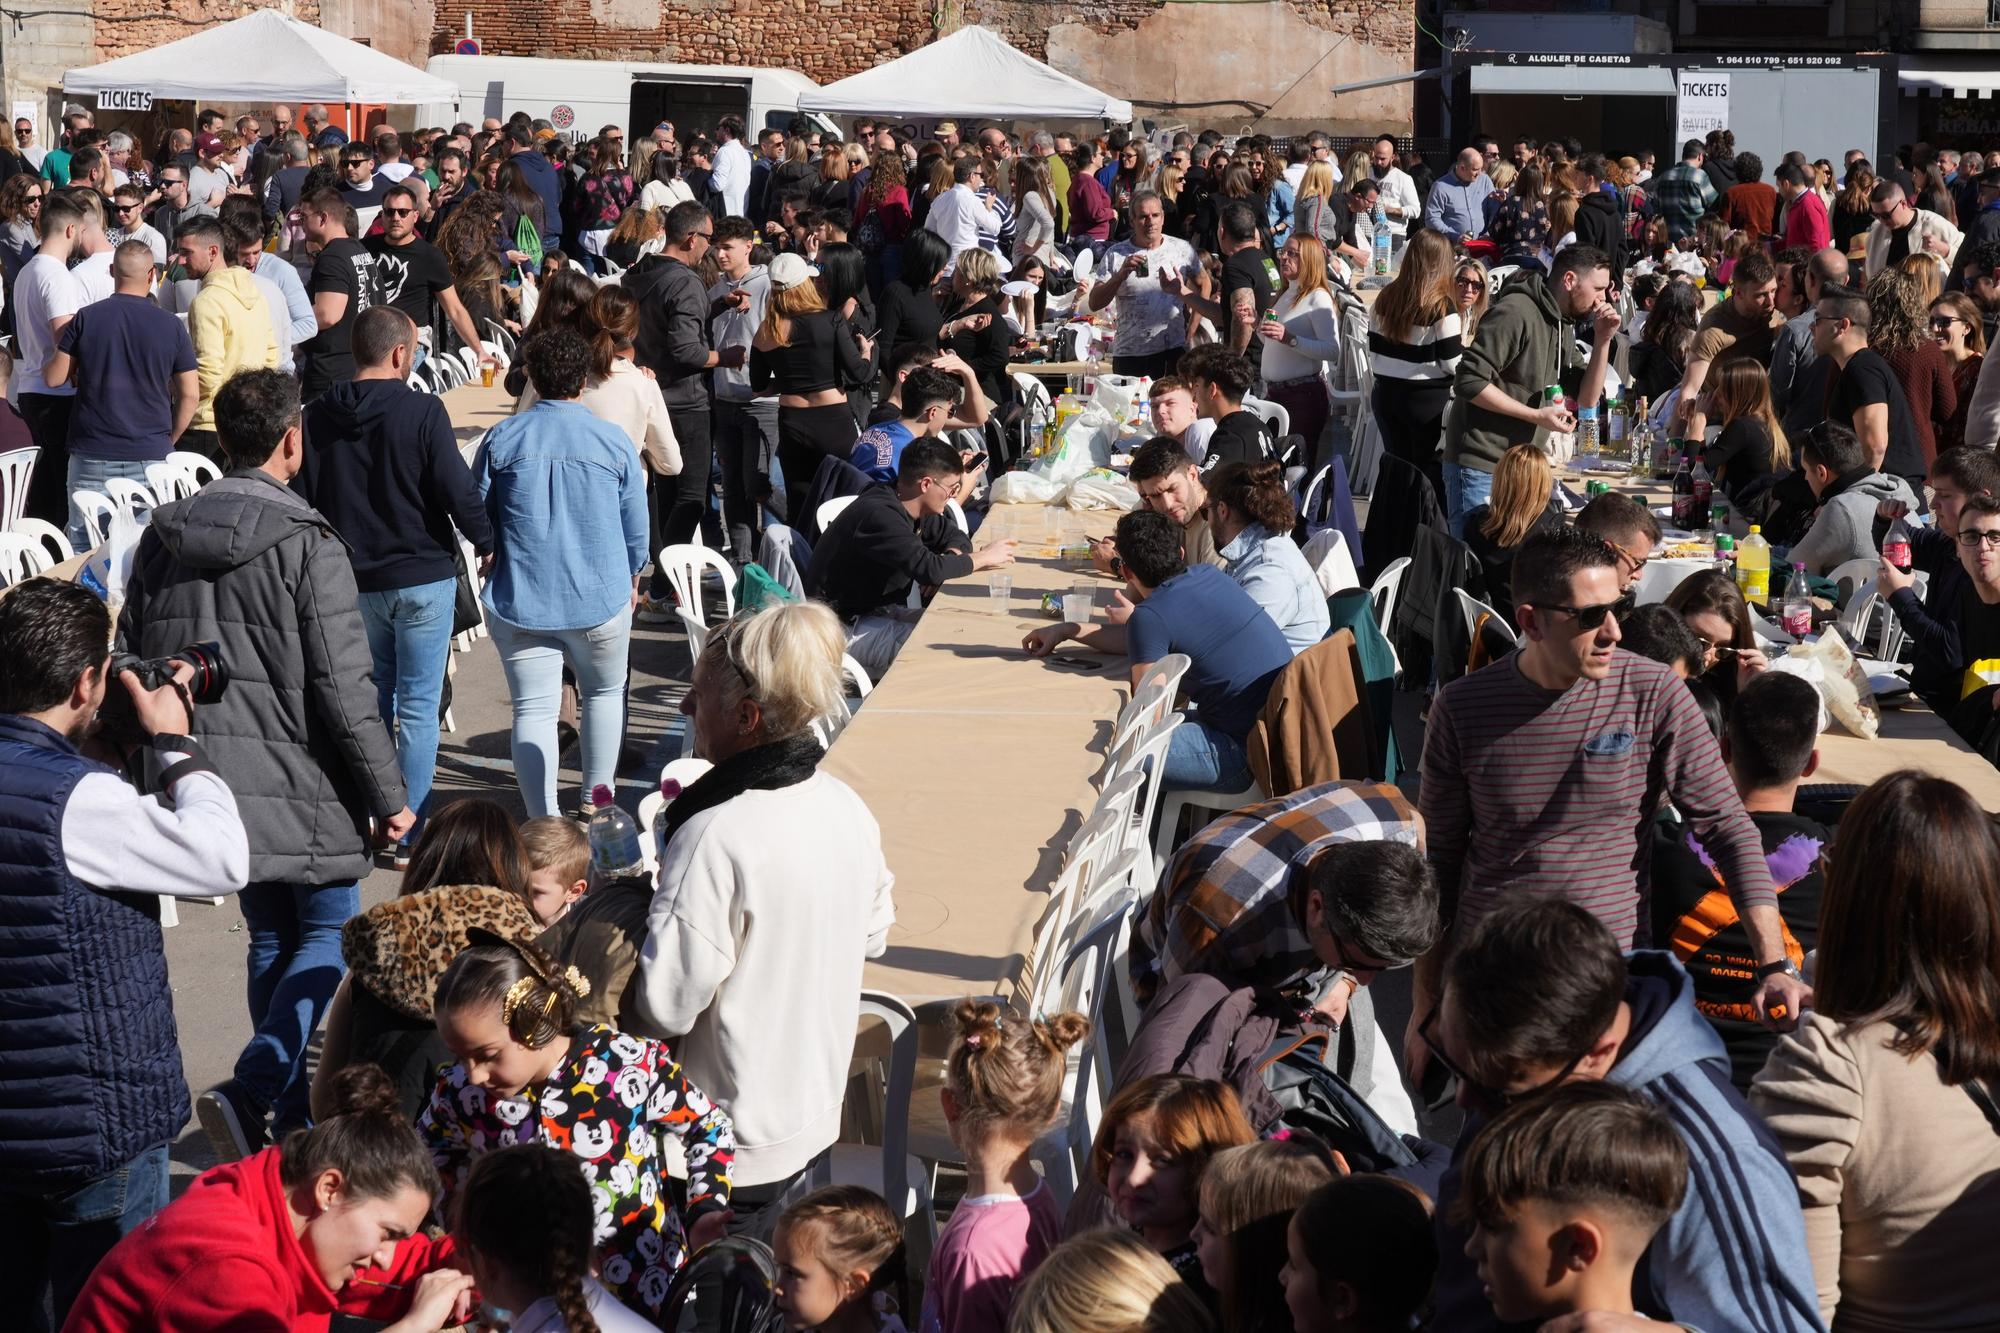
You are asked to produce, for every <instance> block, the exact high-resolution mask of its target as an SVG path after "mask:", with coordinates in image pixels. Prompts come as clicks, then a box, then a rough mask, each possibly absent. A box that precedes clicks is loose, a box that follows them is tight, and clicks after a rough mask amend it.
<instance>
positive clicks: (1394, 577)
mask: <svg viewBox="0 0 2000 1333" xmlns="http://www.w3.org/2000/svg"><path fill="white" fill-rule="evenodd" d="M1409 568H1410V557H1408V556H1404V557H1403V558H1402V559H1400V560H1391V561H1390V562H1389V564H1388V567H1387V568H1385V569H1384V570H1383V571H1382V572H1381V573H1380V574H1377V575H1376V576H1375V582H1374V583H1372V584H1370V585H1369V587H1368V601H1369V603H1370V604H1371V605H1372V606H1373V607H1374V608H1375V628H1377V629H1379V630H1381V631H1382V637H1383V638H1385V639H1386V638H1388V637H1389V622H1390V621H1392V620H1394V619H1395V618H1396V599H1397V598H1398V597H1399V596H1401V595H1402V591H1403V575H1404V574H1405V573H1406V572H1407V571H1408V570H1409Z"/></svg>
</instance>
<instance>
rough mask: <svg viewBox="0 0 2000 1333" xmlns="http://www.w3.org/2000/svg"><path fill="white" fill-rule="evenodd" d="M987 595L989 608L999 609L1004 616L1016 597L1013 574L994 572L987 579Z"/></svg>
mask: <svg viewBox="0 0 2000 1333" xmlns="http://www.w3.org/2000/svg"><path fill="white" fill-rule="evenodd" d="M986 597H987V600H988V603H989V607H988V609H989V610H993V611H998V612H999V613H1000V614H1001V615H1003V616H1004V615H1006V614H1007V608H1008V603H1009V602H1010V601H1012V600H1013V597H1014V576H1013V575H1012V574H994V575H991V576H989V577H988V578H987V580H986Z"/></svg>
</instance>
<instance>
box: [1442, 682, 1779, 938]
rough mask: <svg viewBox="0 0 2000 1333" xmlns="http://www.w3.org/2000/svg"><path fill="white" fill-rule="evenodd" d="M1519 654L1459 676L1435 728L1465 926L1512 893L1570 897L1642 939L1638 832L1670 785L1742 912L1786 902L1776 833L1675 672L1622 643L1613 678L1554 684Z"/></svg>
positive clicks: (1445, 865)
mask: <svg viewBox="0 0 2000 1333" xmlns="http://www.w3.org/2000/svg"><path fill="white" fill-rule="evenodd" d="M1519 657H1520V655H1519V653H1518V652H1516V653H1512V654H1509V655H1508V656H1507V657H1506V658H1504V659H1502V660H1501V661H1498V662H1495V663H1494V664H1493V665H1492V666H1489V667H1485V668H1483V669H1481V670H1479V671H1475V672H1473V673H1472V674H1471V675H1469V676H1465V677H1463V678H1462V679H1460V680H1457V681H1454V682H1452V683H1451V684H1450V685H1447V686H1445V688H1444V689H1443V691H1441V692H1440V693H1439V695H1438V697H1437V702H1436V703H1435V704H1434V705H1433V706H1432V708H1431V716H1430V723H1429V726H1428V728H1427V731H1426V734H1425V737H1424V759H1423V784H1422V787H1421V788H1420V792H1421V796H1420V803H1421V805H1422V809H1423V816H1424V828H1425V833H1426V836H1427V839H1428V842H1429V858H1430V861H1431V864H1432V866H1433V867H1434V869H1435V870H1436V872H1437V877H1438V888H1439V891H1440V893H1442V894H1443V896H1444V899H1445V905H1446V909H1447V910H1446V918H1447V919H1448V920H1452V921H1453V922H1454V925H1453V930H1454V932H1463V931H1465V930H1468V929H1470V928H1471V927H1472V926H1473V925H1474V924H1475V923H1477V922H1478V921H1479V919H1480V918H1481V917H1483V916H1485V915H1486V913H1488V912H1490V911H1492V910H1493V909H1494V908H1495V907H1496V906H1498V905H1499V904H1501V903H1502V902H1504V901H1507V900H1508V899H1510V898H1519V897H1521V896H1528V897H1540V898H1564V899H1567V900H1569V901H1570V902H1574V903H1576V904H1577V905H1578V906H1580V907H1583V908H1584V909H1586V910H1588V911H1589V912H1591V913H1592V914H1594V915H1595V916H1596V917H1597V918H1598V920H1600V921H1602V922H1603V923H1604V924H1605V926H1606V927H1607V928H1608V929H1609V930H1610V931H1611V933H1612V934H1614V935H1616V936H1617V937H1618V945H1619V947H1620V948H1625V949H1629V948H1631V947H1632V945H1633V942H1634V937H1635V936H1643V935H1647V934H1650V933H1651V932H1650V929H1649V928H1648V924H1647V923H1648V908H1647V905H1646V903H1645V902H1644V901H1643V898H1644V893H1643V890H1642V888H1641V884H1640V880H1639V873H1638V867H1639V866H1640V865H1642V864H1644V861H1645V858H1646V857H1648V856H1650V851H1651V849H1650V846H1646V847H1642V846H1641V845H1640V839H1641V838H1642V837H1644V838H1646V839H1650V838H1651V837H1652V827H1651V825H1652V818H1651V817H1652V814H1653V812H1654V810H1655V809H1657V808H1658V805H1659V801H1660V798H1661V796H1662V795H1663V794H1665V795H1669V796H1671V797H1672V798H1673V802H1674V805H1675V807H1676V808H1677V809H1679V810H1680V812H1681V814H1682V815H1683V816H1684V817H1685V818H1686V820H1687V822H1688V825H1689V827H1691V828H1692V829H1693V830H1694V831H1695V832H1696V834H1697V835H1698V836H1699V837H1700V839H1701V843H1702V846H1703V847H1705V848H1707V849H1708V851H1709V854H1710V855H1711V856H1712V857H1713V858H1714V860H1715V863H1716V864H1717V865H1718V866H1719V867H1721V868H1722V871H1723V874H1724V876H1725V878H1726V881H1727V883H1728V884H1729V886H1730V894H1731V896H1732V897H1733V898H1734V899H1735V900H1736V906H1737V910H1738V912H1746V911H1747V910H1748V909H1749V908H1751V907H1753V906H1760V905H1762V906H1776V905H1777V901H1778V897H1777V894H1776V893H1775V892H1773V891H1772V888H1771V874H1770V870H1769V869H1768V868H1767V867H1766V866H1765V864H1764V844H1763V839H1762V838H1761V837H1760V836H1759V835H1758V832H1757V826H1756V825H1755V824H1753V823H1751V822H1750V816H1749V815H1748V814H1746V813H1744V810H1743V802H1742V800H1741V799H1740V798H1739V797H1738V796H1737V794H1736V788H1735V786H1734V784H1733V783H1732V782H1731V781H1730V778H1729V772H1728V770H1727V769H1725V768H1724V767H1723V764H1722V753H1721V751H1720V750H1719V749H1718V748H1717V746H1716V743H1715V738H1714V737H1713V736H1712V735H1710V733H1709V730H1708V725H1707V723H1705V722H1704V721H1703V720H1702V716H1701V709H1700V707H1699V706H1697V705H1696V703H1695V701H1694V696H1693V695H1691V694H1689V693H1688V692H1687V688H1686V687H1685V686H1683V685H1682V684H1681V683H1680V681H1679V680H1677V679H1676V678H1675V677H1674V674H1673V672H1672V671H1670V670H1669V669H1668V668H1666V667H1664V666H1661V665H1660V664H1659V663H1657V662H1651V661H1648V660H1646V659H1645V658H1642V657H1639V656H1637V655H1635V654H1632V653H1628V652H1626V651H1624V650H1623V649H1619V650H1618V651H1617V652H1616V653H1615V654H1614V655H1613V657H1612V665H1611V672H1610V674H1609V675H1608V676H1606V677H1605V678H1604V679H1603V680H1601V681H1591V680H1580V681H1578V682H1577V683H1576V684H1574V685H1572V686H1570V687H1569V688H1568V689H1567V690H1563V691H1561V692H1552V691H1549V690H1545V689H1543V688H1541V687H1540V686H1539V685H1536V684H1535V683H1534V682H1533V681H1531V680H1529V679H1528V678H1527V677H1526V676H1525V675H1523V674H1522V673H1521V671H1520V669H1519V666H1518V662H1519ZM1453 909H1455V911H1454V910H1453ZM1641 942H1643V940H1642V941H1641Z"/></svg>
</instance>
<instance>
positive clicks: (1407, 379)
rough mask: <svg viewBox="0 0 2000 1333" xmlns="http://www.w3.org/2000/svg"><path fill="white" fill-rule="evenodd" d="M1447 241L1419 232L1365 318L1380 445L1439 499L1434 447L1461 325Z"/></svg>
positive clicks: (1441, 474)
mask: <svg viewBox="0 0 2000 1333" xmlns="http://www.w3.org/2000/svg"><path fill="white" fill-rule="evenodd" d="M1456 271H1457V265H1456V261H1455V258H1454V256H1453V254H1452V249H1451V242H1450V241H1447V240H1446V239H1445V238H1444V237H1443V236H1442V235H1440V234H1439V233H1437V232H1434V231H1432V230H1430V229H1429V228H1427V227H1426V228H1422V229H1420V230H1417V231H1415V232H1414V233H1413V234H1412V235H1411V237H1410V243H1409V246H1408V247H1407V248H1406V249H1405V250H1404V251H1403V267H1402V268H1401V269H1400V270H1399V271H1398V272H1397V274H1396V276H1395V277H1394V278H1393V279H1391V280H1390V282H1389V285H1388V286H1387V287H1384V288H1383V289H1382V294H1381V295H1380V296H1378V297H1376V298H1375V308H1374V309H1373V310H1371V311H1370V312H1369V316H1368V360H1369V363H1370V365H1371V366H1372V368H1373V370H1374V372H1375V391H1374V394H1373V395H1372V397H1371V398H1370V400H1369V401H1370V404H1371V406H1372V408H1373V410H1374V412H1375V421H1376V424H1378V425H1379V426H1380V427H1381V429H1382V445H1383V447H1384V448H1385V449H1387V450H1388V451H1389V452H1390V453H1391V454H1393V455H1394V456H1395V457H1397V458H1400V459H1402V460H1403V461H1404V462H1406V463H1408V464H1410V465H1411V466H1412V467H1415V468H1417V469H1418V470H1420V471H1421V472H1423V474H1424V475H1425V476H1427V477H1429V478H1430V479H1431V485H1432V486H1434V487H1435V488H1436V489H1437V493H1438V495H1439V496H1440V497H1442V496H1443V495H1444V493H1445V490H1444V472H1443V469H1442V466H1441V458H1440V455H1439V452H1438V445H1439V441H1440V438H1441V434H1442V431H1443V428H1444V410H1445V407H1446V406H1447V405H1448V404H1449V403H1450V402H1451V380H1452V375H1453V374H1454V373H1455V372H1456V371H1457V370H1458V358H1459V356H1460V354H1461V353H1463V352H1464V350H1465V342H1464V324H1463V322H1462V321H1461V320H1460V318H1459V314H1458V298H1457V296H1456V295H1455V294H1454V293H1453V291H1452V285H1451V284H1452V276H1453V274H1454V273H1455V272H1456Z"/></svg>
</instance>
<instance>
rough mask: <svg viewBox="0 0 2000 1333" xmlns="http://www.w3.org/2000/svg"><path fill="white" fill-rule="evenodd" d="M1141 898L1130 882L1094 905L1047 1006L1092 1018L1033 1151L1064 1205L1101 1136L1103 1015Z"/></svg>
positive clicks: (1106, 1044) (1106, 1058)
mask: <svg viewBox="0 0 2000 1333" xmlns="http://www.w3.org/2000/svg"><path fill="white" fill-rule="evenodd" d="M1137 902H1138V894H1137V893H1136V892H1135V891H1134V890H1133V889H1132V887H1131V885H1129V884H1126V885H1121V886H1117V887H1115V888H1113V889H1110V890H1109V891H1107V893H1106V894H1104V895H1102V896H1100V897H1099V898H1098V900H1097V901H1096V902H1094V903H1093V904H1091V905H1090V906H1091V908H1092V911H1091V913H1090V915H1089V916H1087V917H1085V918H1084V919H1082V920H1081V922H1080V923H1079V924H1080V927H1081V928H1080V929H1079V930H1078V931H1077V932H1076V934H1075V936H1074V938H1073V943H1072V944H1071V946H1070V948H1069V949H1068V950H1067V951H1066V952H1065V954H1064V955H1063V957H1062V960H1061V964H1060V966H1059V969H1058V980H1059V985H1058V988H1057V990H1056V992H1055V994H1053V995H1052V996H1051V997H1050V999H1051V1001H1052V1002H1053V1004H1054V1006H1055V1007H1054V1008H1050V1007H1048V1006H1047V1005H1045V1006H1043V1012H1045V1013H1057V1012H1061V1011H1062V1010H1065V1009H1075V1010H1078V1011H1080V1012H1082V1013H1084V1014H1085V1015H1087V1016H1088V1017H1089V1018H1090V1020H1091V1035H1090V1038H1089V1041H1088V1049H1087V1050H1085V1051H1081V1052H1078V1053H1076V1054H1075V1055H1074V1057H1073V1059H1074V1061H1075V1064H1074V1067H1073V1069H1071V1070H1067V1071H1065V1075H1064V1077H1065V1083H1066V1085H1067V1086H1066V1087H1065V1089H1064V1091H1065V1093H1066V1094H1067V1095H1066V1096H1064V1098H1063V1102H1062V1105H1063V1118H1062V1120H1061V1121H1060V1122H1059V1123H1058V1124H1057V1126H1056V1127H1055V1128H1054V1129H1052V1130H1050V1131H1049V1132H1048V1133H1047V1134H1045V1135H1043V1136H1042V1138H1041V1139H1040V1140H1039V1141H1037V1143H1036V1145H1035V1147H1034V1148H1033V1149H1032V1150H1031V1155H1032V1157H1033V1160H1034V1161H1035V1163H1036V1165H1038V1166H1040V1167H1041V1170H1042V1179H1044V1180H1045V1181H1047V1182H1048V1186H1049V1189H1050V1190H1051V1191H1052V1192H1053V1193H1054V1194H1055V1196H1056V1201H1057V1203H1058V1204H1059V1205H1061V1206H1063V1207H1065V1208H1067V1207H1068V1205H1069V1202H1070V1200H1071V1199H1072V1198H1074V1197H1075V1195H1076V1188H1077V1183H1078V1182H1079V1181H1080V1180H1082V1179H1083V1178H1084V1177H1085V1175H1086V1174H1087V1173H1088V1172H1089V1170H1090V1145H1091V1142H1092V1141H1093V1140H1094V1139H1095V1138H1096V1137H1097V1125H1098V1121H1099V1120H1100V1119H1102V1117H1103V1113H1104V1102H1105V1098H1106V1097H1107V1095H1108V1094H1109V1092H1110V1088H1111V1079H1112V1074H1113V1066H1112V1052H1111V1041H1110V1034H1109V1032H1108V1031H1107V1030H1106V1029H1107V1026H1108V1025H1107V1024H1106V1023H1105V1021H1104V1020H1105V1018H1106V1017H1107V1013H1108V1010H1109V1008H1110V1005H1109V1003H1108V1001H1109V999H1110V998H1111V996H1112V994H1113V992H1115V990H1116V983H1115V980H1114V978H1115V975H1116V972H1117V970H1118V961H1119V959H1120V958H1121V957H1122V956H1123V954H1124V949H1123V947H1122V946H1123V945H1124V942H1125V938H1126V927H1127V922H1128V921H1129V919H1130V917H1131V914H1132V909H1133V907H1134V906H1135V904H1136V903H1137Z"/></svg>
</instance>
